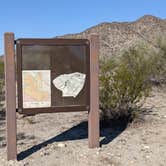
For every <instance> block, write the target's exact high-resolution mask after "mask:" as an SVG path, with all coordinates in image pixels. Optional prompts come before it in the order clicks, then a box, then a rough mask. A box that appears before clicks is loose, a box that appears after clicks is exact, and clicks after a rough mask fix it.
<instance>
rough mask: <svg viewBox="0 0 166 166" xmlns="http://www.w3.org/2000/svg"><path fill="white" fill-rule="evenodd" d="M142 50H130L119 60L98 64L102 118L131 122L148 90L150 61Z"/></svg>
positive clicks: (103, 61)
mask: <svg viewBox="0 0 166 166" xmlns="http://www.w3.org/2000/svg"><path fill="white" fill-rule="evenodd" d="M146 50H147V49H146V48H140V47H139V48H130V49H129V50H128V51H125V52H124V53H123V54H122V56H121V57H120V59H118V60H116V59H112V58H110V59H105V60H102V61H101V64H100V108H101V110H102V118H103V119H104V120H108V119H119V118H121V117H124V118H133V116H134V115H135V114H136V113H137V111H138V110H140V109H138V108H139V107H140V105H141V104H140V103H141V101H143V99H144V98H146V97H147V96H148V95H149V92H150V90H151V84H150V81H149V80H150V76H151V74H152V67H151V66H152V61H151V60H150V58H149V56H147V53H148V52H147V51H146Z"/></svg>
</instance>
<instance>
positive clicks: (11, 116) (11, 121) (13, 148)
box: [4, 33, 17, 160]
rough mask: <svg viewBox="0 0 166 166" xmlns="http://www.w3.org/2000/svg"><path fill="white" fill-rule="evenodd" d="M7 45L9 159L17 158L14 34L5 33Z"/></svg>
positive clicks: (5, 43)
mask: <svg viewBox="0 0 166 166" xmlns="http://www.w3.org/2000/svg"><path fill="white" fill-rule="evenodd" d="M4 45H5V86H6V91H5V93H6V94H5V97H6V125H7V159H8V160H15V159H16V158H17V145H16V144H17V143H16V80H15V58H14V34H13V33H5V34H4Z"/></svg>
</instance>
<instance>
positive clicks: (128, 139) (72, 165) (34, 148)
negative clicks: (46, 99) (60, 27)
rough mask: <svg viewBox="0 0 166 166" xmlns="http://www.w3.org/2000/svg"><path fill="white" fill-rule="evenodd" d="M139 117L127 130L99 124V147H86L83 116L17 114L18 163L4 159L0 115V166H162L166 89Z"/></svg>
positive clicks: (165, 141) (0, 114)
mask: <svg viewBox="0 0 166 166" xmlns="http://www.w3.org/2000/svg"><path fill="white" fill-rule="evenodd" d="M143 108H144V110H145V111H144V116H141V117H139V118H138V119H137V120H136V121H135V122H133V123H131V124H129V125H128V126H118V125H113V124H111V123H110V126H107V127H103V126H101V132H100V144H101V147H100V148H96V149H89V148H88V135H87V129H88V124H87V113H86V112H81V113H80V112H78V113H57V114H38V115H36V116H29V117H24V116H22V115H19V114H17V139H18V141H17V143H18V161H7V160H6V142H5V130H6V128H5V113H4V111H3V110H1V111H0V166H13V165H14V166H166V88H154V89H153V92H152V93H151V95H150V97H148V98H147V100H146V101H145V104H144V105H143Z"/></svg>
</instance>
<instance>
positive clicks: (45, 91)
mask: <svg viewBox="0 0 166 166" xmlns="http://www.w3.org/2000/svg"><path fill="white" fill-rule="evenodd" d="M50 83H51V82H50V70H23V71H22V85H23V107H24V108H35V107H37V108H38V107H50V106H51V84H50Z"/></svg>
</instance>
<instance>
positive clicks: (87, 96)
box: [4, 33, 99, 160]
mask: <svg viewBox="0 0 166 166" xmlns="http://www.w3.org/2000/svg"><path fill="white" fill-rule="evenodd" d="M4 44H5V83H6V117H7V118H6V119H7V159H8V160H13V159H16V158H17V141H16V110H18V112H19V113H23V114H27V115H34V114H38V113H54V112H75V111H88V142H89V147H90V148H95V147H99V92H98V87H99V85H98V71H99V66H98V55H99V40H98V36H97V35H92V36H91V37H90V40H87V39H17V40H15V39H14V34H13V33H5V34H4ZM15 46H16V55H15ZM35 57H37V58H35ZM16 69H17V70H16ZM48 69H49V70H48ZM27 71H28V72H29V71H42V72H43V71H44V72H45V71H49V72H47V73H50V76H49V77H50V80H51V81H50V82H53V79H54V78H55V77H56V76H58V75H60V74H64V73H65V74H66V73H67V74H68V73H71V72H77V71H79V72H83V73H84V74H85V75H86V79H85V85H84V87H83V89H82V90H81V92H80V94H79V95H78V96H77V97H75V98H73V97H67V98H63V97H62V93H59V91H58V90H57V89H56V88H55V87H54V86H53V84H51V83H50V100H51V101H50V105H49V106H40V107H37V106H35V107H34V106H33V107H27V106H26V107H25V105H24V94H23V93H24V87H23V77H24V76H23V73H24V72H25V73H26V72H27ZM16 84H17V96H18V97H17V99H18V101H17V103H18V108H16Z"/></svg>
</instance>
